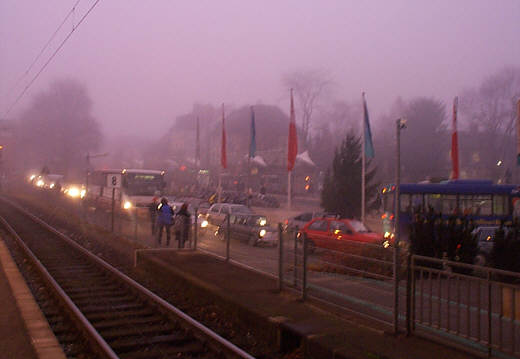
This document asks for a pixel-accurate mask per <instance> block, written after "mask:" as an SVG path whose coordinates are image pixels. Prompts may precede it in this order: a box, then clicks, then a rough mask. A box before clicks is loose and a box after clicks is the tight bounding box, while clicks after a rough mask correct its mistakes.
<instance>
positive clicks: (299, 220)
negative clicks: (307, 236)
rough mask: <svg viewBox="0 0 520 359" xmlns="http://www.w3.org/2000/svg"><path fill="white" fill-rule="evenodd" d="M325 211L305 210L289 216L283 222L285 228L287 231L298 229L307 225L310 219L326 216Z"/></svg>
mask: <svg viewBox="0 0 520 359" xmlns="http://www.w3.org/2000/svg"><path fill="white" fill-rule="evenodd" d="M324 216H325V213H323V212H304V213H300V214H298V215H296V216H294V217H291V218H287V219H286V220H285V222H284V224H283V226H284V227H283V230H284V231H285V232H292V231H295V232H296V231H298V230H300V228H302V227H303V226H304V225H306V224H307V223H308V222H309V221H310V220H312V219H313V218H317V217H324Z"/></svg>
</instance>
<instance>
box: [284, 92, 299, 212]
mask: <svg viewBox="0 0 520 359" xmlns="http://www.w3.org/2000/svg"><path fill="white" fill-rule="evenodd" d="M290 93H291V110H290V119H289V138H288V141H287V172H288V173H287V209H288V210H291V207H292V170H293V169H294V163H295V161H296V156H297V154H298V135H297V132H296V115H295V114H294V100H293V89H291V91H290Z"/></svg>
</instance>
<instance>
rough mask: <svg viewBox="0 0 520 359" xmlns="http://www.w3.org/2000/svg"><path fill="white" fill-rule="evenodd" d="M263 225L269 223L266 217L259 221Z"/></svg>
mask: <svg viewBox="0 0 520 359" xmlns="http://www.w3.org/2000/svg"><path fill="white" fill-rule="evenodd" d="M259 224H260V225H261V226H265V225H266V224H267V220H266V219H265V218H262V219H261V220H260V222H259Z"/></svg>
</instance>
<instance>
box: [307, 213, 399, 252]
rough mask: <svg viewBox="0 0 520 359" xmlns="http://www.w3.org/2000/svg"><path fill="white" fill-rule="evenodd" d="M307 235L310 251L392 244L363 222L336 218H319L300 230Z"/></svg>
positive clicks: (387, 245)
mask: <svg viewBox="0 0 520 359" xmlns="http://www.w3.org/2000/svg"><path fill="white" fill-rule="evenodd" d="M303 233H305V234H306V235H307V238H308V239H309V241H308V246H309V250H310V251H311V252H312V251H313V250H314V249H315V248H316V247H320V248H326V249H332V250H337V251H348V250H349V248H350V246H349V243H351V242H352V241H355V242H364V243H371V244H378V245H382V246H383V247H385V248H387V247H389V246H390V242H389V241H388V240H386V239H384V238H383V235H382V234H380V233H375V232H372V231H371V230H370V229H368V228H367V227H366V226H365V225H364V224H363V223H362V222H361V221H358V220H355V219H344V218H339V219H338V218H334V217H318V218H314V219H313V220H311V221H310V222H309V223H307V224H306V225H304V226H303V228H301V229H300V232H299V237H301V234H303Z"/></svg>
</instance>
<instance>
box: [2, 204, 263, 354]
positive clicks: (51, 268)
mask: <svg viewBox="0 0 520 359" xmlns="http://www.w3.org/2000/svg"><path fill="white" fill-rule="evenodd" d="M1 202H2V206H1V207H0V222H1V224H2V226H3V227H4V228H5V229H6V230H7V231H8V232H9V233H10V234H11V236H12V237H13V238H14V239H15V241H16V242H17V244H18V245H19V247H20V248H22V249H23V251H24V252H25V255H26V256H27V258H29V260H30V261H31V262H32V264H33V267H35V268H37V270H38V272H39V276H41V278H42V279H43V282H45V283H46V286H47V287H48V288H49V289H48V291H49V292H51V293H53V298H54V299H53V300H54V301H55V302H57V303H59V306H60V310H59V313H56V312H57V311H56V310H54V314H55V316H57V317H58V318H60V319H54V320H60V321H61V320H64V321H66V322H67V323H73V324H72V325H70V324H63V325H61V326H60V325H54V326H53V327H62V332H64V333H61V336H57V337H58V339H59V340H60V337H61V338H67V339H62V340H65V341H67V340H71V339H70V338H71V337H73V338H76V339H77V338H80V341H82V342H83V346H84V347H88V350H89V351H91V352H92V353H93V356H94V357H100V358H128V359H133V358H135V359H137V358H172V357H174V358H253V357H252V356H251V355H249V354H248V353H246V352H244V351H243V350H241V349H240V348H238V347H236V346H235V345H233V344H232V343H230V342H229V341H227V340H225V339H224V338H222V337H220V336H219V335H218V334H216V333H214V332H213V331H211V330H210V329H208V328H207V327H205V326H204V325H202V324H200V323H198V322H197V321H195V320H194V319H192V318H190V317H189V316H188V315H186V314H185V313H183V312H182V311H180V310H179V309H177V308H176V307H174V306H172V305H171V304H169V303H168V302H166V301H164V300H163V299H161V298H159V297H158V296H156V295H155V294H153V293H152V292H150V291H149V290H147V289H146V288H144V287H143V286H141V285H140V284H138V283H137V282H135V281H134V280H132V279H131V278H129V277H128V276H126V275H125V274H123V273H121V272H120V271H118V270H117V269H115V268H114V267H112V266H111V265H110V264H108V263H106V262H104V261H103V260H101V259H100V258H98V257H96V256H95V255H93V254H92V253H90V252H88V251H87V250H86V249H84V248H82V247H81V246H79V245H78V244H77V243H76V242H74V241H73V240H71V239H69V238H68V237H67V236H65V235H63V234H61V233H60V232H59V231H57V230H56V229H54V228H52V227H51V226H49V225H48V224H46V223H44V222H42V221H41V220H40V219H38V218H37V217H35V216H33V215H31V214H29V213H27V212H25V211H23V210H22V209H21V208H19V207H18V206H16V205H15V204H14V203H11V202H9V201H6V200H4V199H1ZM62 317H66V320H65V319H63V318H62ZM64 344H66V343H62V345H64Z"/></svg>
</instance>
